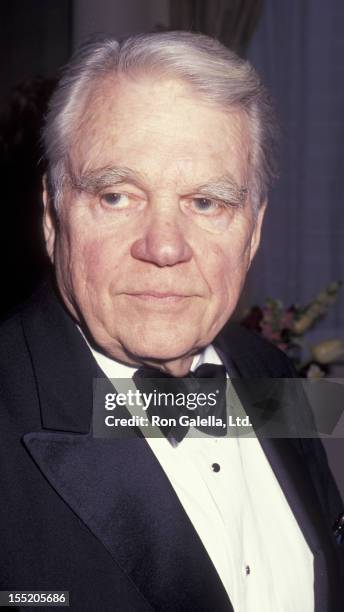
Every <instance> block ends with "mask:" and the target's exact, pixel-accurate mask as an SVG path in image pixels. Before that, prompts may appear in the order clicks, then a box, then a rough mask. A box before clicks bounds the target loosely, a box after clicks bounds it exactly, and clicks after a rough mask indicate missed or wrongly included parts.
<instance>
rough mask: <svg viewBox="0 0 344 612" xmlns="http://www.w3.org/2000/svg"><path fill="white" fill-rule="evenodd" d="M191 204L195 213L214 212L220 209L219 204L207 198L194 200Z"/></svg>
mask: <svg viewBox="0 0 344 612" xmlns="http://www.w3.org/2000/svg"><path fill="white" fill-rule="evenodd" d="M192 201H193V204H194V207H195V209H196V210H197V212H215V211H216V210H218V209H219V208H221V203H220V202H217V201H216V200H210V199H209V198H194V199H193V200H192Z"/></svg>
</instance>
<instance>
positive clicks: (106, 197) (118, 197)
mask: <svg viewBox="0 0 344 612" xmlns="http://www.w3.org/2000/svg"><path fill="white" fill-rule="evenodd" d="M101 200H102V202H104V203H105V204H107V205H108V206H113V208H124V207H126V206H127V205H128V203H129V197H128V196H127V195H126V194H125V193H104V194H103V195H102V196H101Z"/></svg>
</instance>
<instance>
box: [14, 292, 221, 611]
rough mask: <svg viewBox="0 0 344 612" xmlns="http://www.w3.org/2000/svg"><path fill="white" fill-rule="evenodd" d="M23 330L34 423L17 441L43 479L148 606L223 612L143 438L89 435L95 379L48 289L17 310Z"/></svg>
mask: <svg viewBox="0 0 344 612" xmlns="http://www.w3.org/2000/svg"><path fill="white" fill-rule="evenodd" d="M23 329H24V333H25V336H26V339H27V344H28V348H29V351H30V353H31V358H32V363H33V367H34V371H35V375H36V380H37V392H38V397H39V401H40V407H41V414H42V423H43V430H42V431H39V432H31V433H27V434H26V435H25V436H24V439H23V442H24V445H25V446H26V448H27V450H28V452H29V453H30V455H31V457H32V458H33V460H34V461H35V463H36V464H37V466H38V467H39V469H40V470H41V471H42V472H43V474H44V475H45V477H46V478H47V480H48V482H49V483H50V484H51V486H52V487H54V489H55V490H56V491H57V492H58V494H59V495H60V496H61V497H62V498H63V500H64V501H65V502H66V503H67V504H68V506H69V507H70V508H71V510H72V511H73V512H74V513H75V514H76V515H77V516H78V517H80V519H81V520H82V521H83V523H84V524H85V525H86V526H87V527H88V528H89V529H90V531H91V532H92V533H93V534H94V535H95V536H96V537H97V538H98V539H99V541H100V542H102V544H103V545H104V546H105V548H106V549H107V551H108V552H109V553H110V555H111V556H112V558H113V560H114V562H115V563H117V564H118V565H119V566H120V567H121V568H122V569H123V571H124V572H125V573H126V574H127V575H128V576H129V577H130V578H131V580H132V581H133V582H134V583H135V585H136V586H137V588H138V589H139V590H140V591H141V592H142V593H143V595H144V597H145V598H146V599H147V601H148V602H149V604H151V605H152V606H153V608H154V609H156V610H164V611H166V612H169V611H170V612H172V611H173V612H174V611H175V610H177V609H191V610H198V611H200V612H202V611H204V612H207V611H209V610H210V609H214V610H221V612H233V609H232V606H231V604H230V602H229V599H228V596H227V593H226V591H225V589H224V587H223V585H222V582H221V581H220V578H219V576H218V574H217V572H216V570H215V568H214V566H213V564H212V562H211V560H210V558H209V556H208V554H207V552H206V550H205V549H204V547H203V545H202V543H201V541H200V539H199V537H198V535H197V533H196V531H195V529H194V527H193V525H192V524H191V522H190V520H189V518H188V516H187V515H186V513H185V511H184V509H183V507H182V505H181V504H180V502H179V500H178V498H177V496H176V494H175V492H174V490H173V488H172V486H171V484H170V482H169V480H168V478H167V477H166V475H165V473H164V472H163V470H162V468H161V466H160V464H159V463H158V461H157V460H156V458H155V456H154V454H153V453H152V451H151V449H150V447H149V445H148V444H147V442H146V440H145V439H144V438H143V437H140V436H139V435H137V433H138V432H133V437H132V438H129V439H127V438H126V439H96V438H93V437H92V435H91V434H90V422H91V415H92V381H93V379H94V378H97V377H99V376H101V377H103V376H104V374H103V373H102V372H101V370H100V369H99V368H98V366H97V364H96V362H95V361H94V359H93V356H92V355H91V352H90V351H89V350H88V348H86V346H85V342H84V339H83V338H82V336H81V334H80V333H79V332H78V330H77V329H76V327H75V324H74V323H73V322H72V321H71V319H70V317H69V316H68V315H67V314H66V313H65V311H64V309H63V307H62V306H61V305H60V304H59V302H58V301H57V299H56V298H55V297H52V296H51V293H50V291H49V290H43V291H41V292H40V294H39V295H38V297H37V299H36V301H35V302H34V304H33V306H32V308H31V309H27V310H26V313H25V314H24V315H23ZM109 384H110V383H109ZM110 388H111V390H112V391H113V387H112V386H111V387H110ZM116 414H117V413H116ZM124 414H125V415H126V416H128V413H126V411H125V409H124V408H123V415H124ZM118 416H121V415H120V414H118Z"/></svg>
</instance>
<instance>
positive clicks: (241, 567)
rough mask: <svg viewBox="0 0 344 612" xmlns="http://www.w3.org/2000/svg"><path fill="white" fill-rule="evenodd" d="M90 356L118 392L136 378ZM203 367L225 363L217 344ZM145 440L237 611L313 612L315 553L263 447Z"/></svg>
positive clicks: (236, 441)
mask: <svg viewBox="0 0 344 612" xmlns="http://www.w3.org/2000/svg"><path fill="white" fill-rule="evenodd" d="M90 348H91V347H90ZM91 351H92V353H93V356H94V358H95V359H96V361H97V363H98V365H99V366H100V368H101V369H102V370H103V372H104V373H105V374H106V376H107V377H108V378H111V379H112V381H113V383H114V386H116V385H115V380H114V379H120V378H122V379H124V378H126V379H128V378H132V376H133V374H134V372H135V371H136V368H132V367H130V366H126V365H123V364H121V363H118V362H116V361H114V360H112V359H110V358H108V357H106V356H104V355H103V354H101V353H99V352H97V351H95V350H93V349H92V348H91ZM204 362H207V363H216V364H221V360H220V358H219V356H218V355H217V353H216V351H215V350H214V348H213V347H212V346H209V347H208V348H207V349H206V350H205V351H204V352H203V353H202V354H201V355H198V356H196V357H195V358H194V360H193V363H192V367H191V370H194V369H195V368H196V367H198V366H199V365H200V364H201V363H204ZM128 410H129V408H128ZM142 431H143V434H145V431H144V429H142ZM195 432H196V430H193V431H192V428H191V429H190V432H189V434H190V435H191V436H192V435H195ZM199 436H202V437H199ZM146 439H147V443H148V444H149V446H150V447H151V449H152V451H153V453H154V454H155V456H156V458H157V460H158V461H159V463H160V465H161V467H162V469H163V470H164V472H165V474H166V476H167V477H168V479H169V480H170V482H171V484H172V486H173V488H174V490H175V493H176V495H177V496H178V498H179V500H180V502H181V504H182V505H183V507H184V509H185V512H186V513H187V515H188V517H189V519H190V520H191V522H192V524H193V525H194V527H195V530H196V532H197V533H198V535H199V537H200V539H201V541H202V543H203V545H204V547H205V549H206V550H207V552H208V555H209V557H210V559H211V560H212V562H213V564H214V566H215V568H216V570H217V573H218V575H219V577H220V579H221V581H222V583H223V585H224V587H225V589H226V591H227V593H228V596H229V598H230V600H231V603H232V605H233V608H234V611H235V612H312V611H314V588H313V581H314V572H313V555H312V553H311V551H310V550H309V547H308V545H307V543H306V541H305V539H304V537H303V534H302V532H301V531H300V528H299V526H298V524H297V522H296V520H295V518H294V515H293V513H292V511H291V509H290V507H289V505H288V503H287V501H286V498H285V496H284V494H283V492H282V489H281V487H280V486H279V483H278V481H277V479H276V477H275V475H274V473H273V471H272V469H271V467H270V464H269V462H268V460H267V459H266V456H265V454H264V452H263V450H262V448H261V445H260V443H259V441H258V440H257V439H256V438H255V437H250V438H246V437H245V438H244V437H225V438H216V437H213V436H207V435H206V434H203V435H202V434H200V432H198V431H197V437H189V436H187V437H185V438H184V439H183V440H182V441H181V442H180V443H179V444H178V445H177V446H172V445H171V443H170V442H169V441H168V440H167V439H166V438H164V437H161V438H160V437H159V438H156V437H155V438H146ZM196 562H197V560H196ZM214 612H216V611H214Z"/></svg>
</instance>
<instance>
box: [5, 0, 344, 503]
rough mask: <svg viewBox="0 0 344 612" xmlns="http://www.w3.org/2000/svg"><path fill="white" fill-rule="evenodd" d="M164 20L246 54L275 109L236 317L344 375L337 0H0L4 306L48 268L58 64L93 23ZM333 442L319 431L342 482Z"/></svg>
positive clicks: (341, 23) (342, 98)
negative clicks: (48, 176) (260, 221)
mask: <svg viewBox="0 0 344 612" xmlns="http://www.w3.org/2000/svg"><path fill="white" fill-rule="evenodd" d="M170 29H184V30H193V31H198V32H203V33H206V34H209V35H211V36H215V37H217V38H219V39H220V40H221V41H222V42H223V43H224V44H225V45H227V46H228V47H230V48H232V49H234V50H235V51H237V53H239V54H240V55H241V56H243V57H246V58H248V59H249V60H250V61H251V62H252V63H253V64H254V66H255V67H256V68H257V69H258V71H259V73H260V74H261V76H262V77H263V80H264V81H265V83H266V84H267V85H268V87H269V89H270V91H271V93H272V95H273V98H274V100H275V106H276V109H277V113H278V116H279V122H280V127H281V154H280V179H279V181H278V183H277V184H276V186H275V187H274V190H273V192H272V194H271V198H270V203H269V208H268V212H267V217H266V221H265V231H264V233H263V240H262V245H261V248H260V251H259V253H258V255H257V258H256V260H255V262H254V264H253V266H252V269H251V271H250V274H249V278H248V281H247V285H246V288H245V292H244V295H243V297H242V300H241V302H240V305H239V309H238V313H237V318H239V319H243V318H244V322H245V324H246V325H248V326H249V327H253V328H255V329H257V330H258V331H259V332H260V333H264V335H266V337H268V338H270V339H271V341H273V342H274V343H275V344H278V345H279V346H280V347H281V348H282V349H284V350H288V351H289V352H290V353H291V354H292V356H293V358H294V360H295V363H296V365H297V366H298V367H299V369H300V371H302V373H303V374H304V375H307V376H310V375H312V376H313V375H314V376H323V375H327V376H328V375H331V376H335V375H336V376H344V366H343V356H342V349H343V344H342V342H343V339H344V332H343V327H344V325H343V323H344V321H343V319H344V291H341V290H340V288H339V285H338V284H336V282H337V281H340V280H342V279H344V273H343V272H344V240H343V238H344V205H343V193H344V163H343V162H344V145H343V143H344V112H343V111H344V3H343V1H342V0H327V1H326V2H324V1H323V0H288V2H286V1H285V0H125V2H124V1H123V0H25V1H23V0H2V2H1V3H0V33H1V36H0V52H1V62H0V94H1V98H0V172H1V206H2V214H1V226H0V275H1V298H0V316H4V315H5V313H6V312H7V311H8V310H9V309H12V308H13V307H15V305H16V304H17V303H18V302H20V301H21V300H22V299H23V298H26V297H27V296H28V295H29V294H30V293H31V292H32V289H33V287H34V286H35V285H36V284H37V283H38V282H39V280H40V278H42V276H43V275H44V273H45V271H46V268H47V260H46V257H45V254H44V247H43V241H42V233H41V227H40V216H41V196H40V184H41V177H42V174H43V172H44V160H43V159H42V151H41V149H40V144H39V136H40V130H41V127H42V122H43V117H44V114H45V112H46V108H47V103H48V100H49V97H50V94H51V91H52V89H53V88H54V85H55V83H56V81H57V79H58V77H59V74H60V69H61V67H62V66H63V64H64V63H65V62H66V61H67V60H68V58H69V57H70V55H71V53H72V52H73V50H74V49H75V48H76V47H77V46H78V45H79V44H80V43H82V42H83V41H84V40H86V39H88V38H89V37H90V36H91V35H92V34H95V33H111V34H113V35H115V36H116V37H118V38H122V37H125V36H127V35H129V34H134V33H138V32H144V31H157V30H170ZM330 283H332V284H331V285H330ZM333 283H335V284H333ZM329 285H330V287H329ZM325 288H326V289H325ZM319 293H320V295H319ZM267 298H271V300H270V301H268V302H267V301H266V300H267ZM255 306H256V308H254V307H255ZM302 317H303V318H302ZM300 320H301V323H300ZM295 322H296V323H295ZM297 324H298V325H299V329H298V331H297V333H296V331H295V330H296V327H297ZM302 325H303V327H302ZM301 327H302V330H301ZM300 330H301V331H300ZM331 342H332V344H331ZM333 343H334V344H333ZM300 345H302V347H303V348H302V350H301V348H300ZM310 347H315V348H314V350H313V348H312V349H311V350H310ZM319 347H320V348H319ZM300 351H301V353H302V354H301V353H300ZM302 351H303V352H302ZM305 351H306V355H305V354H304V353H305ZM307 351H308V353H307ZM312 368H313V369H312ZM314 368H315V369H314ZM343 446H344V440H342V439H337V440H331V444H327V450H328V453H329V458H330V462H331V465H332V466H333V468H334V470H335V472H336V477H337V480H338V483H339V486H340V488H341V490H342V492H343V493H344V474H343V473H342V472H343V470H342V469H341V468H340V464H341V465H342V464H343V459H344V452H343Z"/></svg>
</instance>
